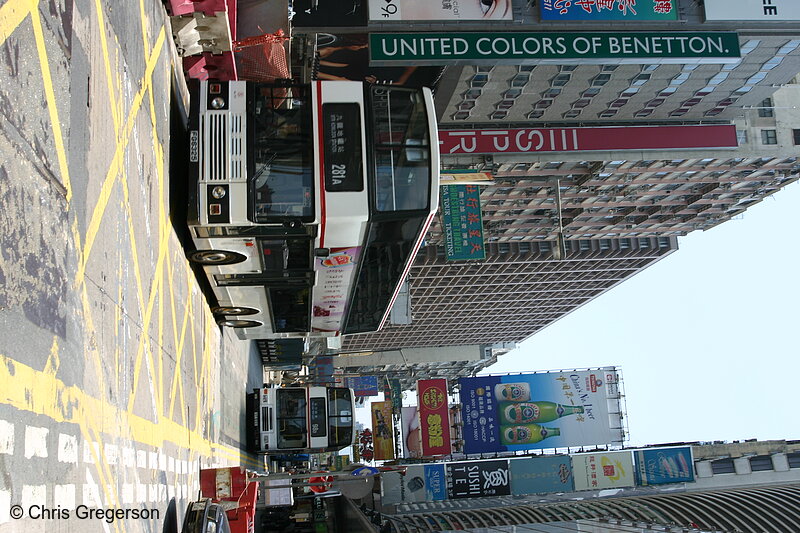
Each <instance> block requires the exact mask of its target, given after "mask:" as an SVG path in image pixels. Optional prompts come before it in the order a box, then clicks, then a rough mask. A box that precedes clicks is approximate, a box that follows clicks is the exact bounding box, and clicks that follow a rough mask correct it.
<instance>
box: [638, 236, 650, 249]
mask: <svg viewBox="0 0 800 533" xmlns="http://www.w3.org/2000/svg"><path fill="white" fill-rule="evenodd" d="M639 248H650V239H648V238H647V237H639Z"/></svg>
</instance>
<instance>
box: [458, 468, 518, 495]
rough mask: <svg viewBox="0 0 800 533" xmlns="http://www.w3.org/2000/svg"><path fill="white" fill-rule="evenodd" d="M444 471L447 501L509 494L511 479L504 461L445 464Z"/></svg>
mask: <svg viewBox="0 0 800 533" xmlns="http://www.w3.org/2000/svg"><path fill="white" fill-rule="evenodd" d="M446 469H447V497H448V498H449V499H457V498H480V497H484V496H508V495H510V494H511V479H510V475H509V471H508V460H506V459H502V460H493V461H468V462H458V463H446Z"/></svg>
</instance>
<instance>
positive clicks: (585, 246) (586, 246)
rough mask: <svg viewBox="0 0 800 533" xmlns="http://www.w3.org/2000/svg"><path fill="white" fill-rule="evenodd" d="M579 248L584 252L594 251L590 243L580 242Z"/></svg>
mask: <svg viewBox="0 0 800 533" xmlns="http://www.w3.org/2000/svg"><path fill="white" fill-rule="evenodd" d="M578 247H579V248H580V250H581V251H582V252H585V251H587V250H591V249H592V243H590V242H589V241H578Z"/></svg>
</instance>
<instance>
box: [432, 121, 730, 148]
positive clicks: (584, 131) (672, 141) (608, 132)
mask: <svg viewBox="0 0 800 533" xmlns="http://www.w3.org/2000/svg"><path fill="white" fill-rule="evenodd" d="M439 142H440V145H439V146H440V150H441V151H442V153H443V154H507V153H529V152H580V151H595V150H603V151H610V150H674V149H683V148H686V149H691V148H736V147H737V146H738V142H737V141H736V126H731V125H727V124H717V125H698V126H621V127H599V128H525V129H509V130H506V129H502V128H488V129H474V130H439Z"/></svg>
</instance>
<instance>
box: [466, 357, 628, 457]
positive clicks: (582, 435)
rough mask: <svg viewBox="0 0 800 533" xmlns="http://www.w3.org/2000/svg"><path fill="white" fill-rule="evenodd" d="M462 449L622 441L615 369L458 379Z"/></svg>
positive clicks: (509, 449) (512, 448)
mask: <svg viewBox="0 0 800 533" xmlns="http://www.w3.org/2000/svg"><path fill="white" fill-rule="evenodd" d="M459 385H460V391H459V395H460V402H461V413H462V417H463V423H464V429H463V438H464V453H484V452H485V453H491V452H500V451H515V450H531V449H541V448H561V447H567V446H587V445H597V444H613V443H621V442H622V438H623V432H622V418H621V411H620V404H619V398H620V396H619V389H618V376H617V370H616V368H614V367H607V368H602V369H597V370H575V371H563V372H542V373H531V374H509V375H504V376H480V377H474V378H462V379H460V380H459Z"/></svg>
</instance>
